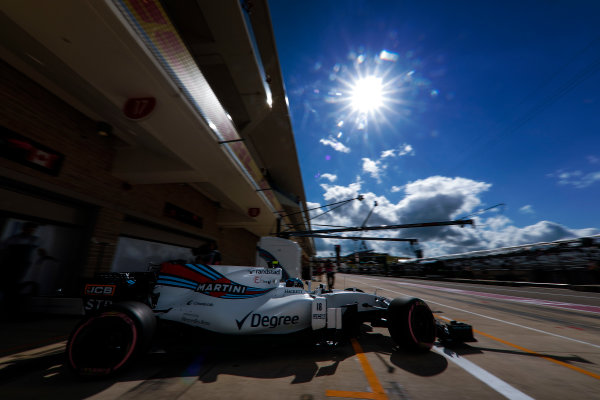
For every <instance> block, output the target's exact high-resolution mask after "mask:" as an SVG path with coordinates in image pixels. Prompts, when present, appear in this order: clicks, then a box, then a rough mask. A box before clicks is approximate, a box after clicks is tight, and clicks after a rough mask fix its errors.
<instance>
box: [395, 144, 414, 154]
mask: <svg viewBox="0 0 600 400" xmlns="http://www.w3.org/2000/svg"><path fill="white" fill-rule="evenodd" d="M407 154H409V155H411V156H414V155H415V151H414V149H413V147H412V146H411V145H410V144H404V145H402V147H401V148H400V150H398V156H405V155H407Z"/></svg>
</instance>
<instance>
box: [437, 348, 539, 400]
mask: <svg viewBox="0 0 600 400" xmlns="http://www.w3.org/2000/svg"><path fill="white" fill-rule="evenodd" d="M433 350H434V351H435V352H436V353H438V354H440V355H442V356H444V357H445V358H446V359H447V360H449V361H452V362H453V363H454V364H456V365H458V366H459V367H461V368H462V369H464V370H465V371H467V372H468V373H469V374H471V375H473V376H474V377H475V378H477V379H479V380H480V381H481V382H483V383H485V384H486V385H488V386H489V387H491V388H492V389H494V390H495V391H496V392H498V393H500V394H501V395H502V396H504V397H506V398H507V399H510V400H533V397H529V396H527V395H526V394H525V393H523V392H521V391H520V390H518V389H516V388H514V387H512V386H511V385H509V384H508V383H506V382H504V381H503V380H502V379H500V378H498V377H497V376H496V375H492V374H491V373H489V372H488V371H486V370H485V369H483V368H481V367H479V366H478V365H476V364H473V363H472V362H471V361H469V360H467V359H466V358H462V357H459V356H458V354H456V353H455V352H453V351H451V350H448V349H445V348H443V347H437V346H434V347H433Z"/></svg>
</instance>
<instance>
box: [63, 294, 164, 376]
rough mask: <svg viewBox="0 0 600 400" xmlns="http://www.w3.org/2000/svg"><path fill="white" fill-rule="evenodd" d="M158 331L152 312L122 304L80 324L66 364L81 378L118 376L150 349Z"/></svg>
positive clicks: (127, 303) (70, 344) (69, 348)
mask: <svg viewBox="0 0 600 400" xmlns="http://www.w3.org/2000/svg"><path fill="white" fill-rule="evenodd" d="M155 329H156V318H155V317H154V313H153V312H152V310H151V309H150V308H149V307H148V306H146V305H145V304H142V303H139V302H133V301H129V302H123V303H117V304H115V305H113V306H111V307H110V308H109V309H106V310H103V311H101V312H99V313H97V314H93V315H90V316H88V317H86V318H85V319H84V320H83V321H81V322H80V323H79V324H78V325H77V326H76V327H75V329H74V330H73V332H72V334H71V336H70V338H69V341H68V342H67V350H66V355H67V363H68V365H69V367H70V368H71V369H72V370H73V371H74V372H75V373H76V374H78V375H80V376H89V377H103V376H108V375H111V374H113V373H116V372H118V371H120V370H122V369H123V368H125V367H126V366H127V365H129V364H130V363H131V362H132V360H134V359H135V358H136V357H137V356H138V355H140V354H142V353H144V352H145V351H146V350H148V347H149V345H150V343H151V341H152V337H153V335H154V331H155Z"/></svg>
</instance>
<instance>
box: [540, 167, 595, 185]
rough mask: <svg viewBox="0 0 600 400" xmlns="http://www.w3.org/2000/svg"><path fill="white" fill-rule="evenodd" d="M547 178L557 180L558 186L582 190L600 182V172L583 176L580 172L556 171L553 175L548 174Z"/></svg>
mask: <svg viewBox="0 0 600 400" xmlns="http://www.w3.org/2000/svg"><path fill="white" fill-rule="evenodd" d="M548 176H549V177H551V178H556V179H558V184H559V185H569V186H573V187H575V188H577V189H583V188H586V187H588V186H591V185H593V184H594V183H596V182H600V171H594V172H588V173H587V174H584V173H583V172H581V171H565V170H558V171H556V172H554V173H551V174H548Z"/></svg>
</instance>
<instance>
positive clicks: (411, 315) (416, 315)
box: [387, 297, 435, 351]
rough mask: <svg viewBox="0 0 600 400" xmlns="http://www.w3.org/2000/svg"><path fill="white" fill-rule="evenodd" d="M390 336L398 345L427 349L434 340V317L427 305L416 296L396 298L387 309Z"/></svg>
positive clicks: (413, 349) (417, 349)
mask: <svg viewBox="0 0 600 400" xmlns="http://www.w3.org/2000/svg"><path fill="white" fill-rule="evenodd" d="M387 320H388V330H389V332H390V336H391V337H392V339H393V340H394V342H396V344H397V345H398V346H400V347H403V348H404V349H406V350H411V351H428V350H429V349H431V347H432V346H433V342H434V341H435V319H434V317H433V313H432V312H431V310H430V309H429V306H428V305H427V304H425V302H424V301H423V300H421V299H417V298H414V297H413V298H411V297H407V298H396V299H394V300H392V302H391V303H390V305H389V307H388V310H387Z"/></svg>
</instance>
